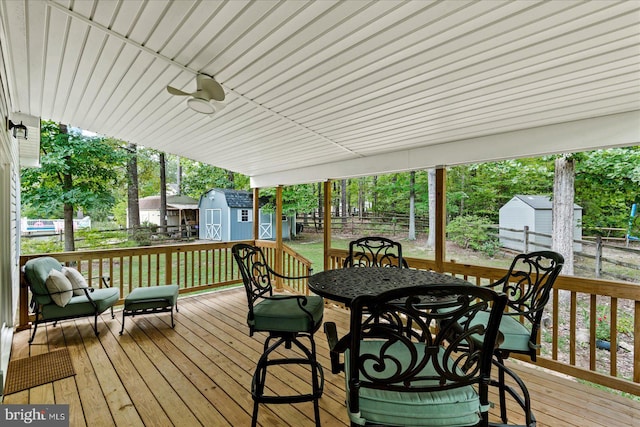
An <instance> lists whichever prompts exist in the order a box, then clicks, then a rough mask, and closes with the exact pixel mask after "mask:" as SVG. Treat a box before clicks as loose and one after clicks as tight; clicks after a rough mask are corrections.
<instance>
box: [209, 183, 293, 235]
mask: <svg viewBox="0 0 640 427" xmlns="http://www.w3.org/2000/svg"><path fill="white" fill-rule="evenodd" d="M265 203H266V201H265V200H260V202H259V206H260V207H262V206H264V205H265ZM198 207H199V208H200V224H202V227H200V239H203V240H216V241H224V242H229V241H234V240H249V239H253V193H252V192H251V191H243V190H229V189H224V188H213V189H211V190H209V191H207V192H206V193H205V194H203V195H202V196H200V202H199V203H198ZM282 222H283V223H282V238H283V239H289V238H290V237H291V234H290V227H289V218H286V220H285V218H283V221H282ZM275 229H276V220H275V213H273V212H263V211H262V209H260V226H259V232H260V233H259V234H260V235H259V236H258V239H261V240H275Z"/></svg>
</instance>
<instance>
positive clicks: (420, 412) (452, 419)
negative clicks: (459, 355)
mask: <svg viewBox="0 0 640 427" xmlns="http://www.w3.org/2000/svg"><path fill="white" fill-rule="evenodd" d="M382 344H383V341H364V342H362V343H361V347H360V354H374V355H378V354H379V349H380V347H381V346H382ZM416 346H417V347H418V349H417V350H418V354H424V351H425V350H424V344H420V343H417V344H416ZM389 350H390V353H391V354H393V355H394V356H395V357H397V358H398V359H399V360H400V361H401V362H402V363H403V364H404V365H405V366H406V365H407V364H408V363H409V362H408V361H409V360H410V356H409V352H408V350H407V348H406V347H404V346H403V345H397V344H394V345H392V346H391V347H390V348H389ZM443 351H444V350H441V353H443ZM440 357H441V358H443V357H444V356H442V354H441V356H440ZM368 372H371V370H368ZM424 374H426V375H436V372H435V369H434V368H433V366H432V365H431V364H429V365H427V366H426V367H425V368H424V369H423V370H422V371H421V373H420V375H424ZM381 375H382V376H385V375H384V371H383V373H382V374H381ZM349 377H350V363H349V350H347V351H346V352H345V379H347V381H346V382H347V384H346V388H347V400H348V399H349V395H350V394H349V382H348V378H349ZM361 379H363V378H362V375H361ZM429 383H431V385H436V382H435V380H431V381H426V380H425V381H423V382H422V383H419V384H420V385H427V384H429ZM416 385H417V384H416ZM359 403H360V412H359V413H351V412H349V418H350V419H351V421H352V422H353V423H355V424H358V425H364V424H365V423H371V424H383V425H403V426H404V425H406V426H472V425H476V424H478V422H479V421H480V418H481V416H480V397H479V396H478V393H477V392H476V390H475V388H474V387H472V386H463V387H459V388H452V389H447V390H438V391H430V392H398V391H389V390H377V389H371V388H366V387H362V388H360V395H359ZM347 408H349V402H347Z"/></svg>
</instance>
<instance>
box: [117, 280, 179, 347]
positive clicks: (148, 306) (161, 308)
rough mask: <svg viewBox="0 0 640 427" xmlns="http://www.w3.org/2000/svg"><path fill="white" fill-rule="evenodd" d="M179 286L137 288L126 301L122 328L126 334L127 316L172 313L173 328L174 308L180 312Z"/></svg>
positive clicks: (121, 331) (121, 330) (172, 325)
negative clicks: (125, 322) (125, 323)
mask: <svg viewBox="0 0 640 427" xmlns="http://www.w3.org/2000/svg"><path fill="white" fill-rule="evenodd" d="M178 289H179V288H178V285H164V286H150V287H148V288H135V289H134V290H133V291H131V293H130V294H129V295H127V297H126V298H125V299H124V309H123V310H122V328H121V329H120V335H122V333H123V332H124V319H125V317H126V316H135V315H141V314H149V313H162V312H170V313H171V327H172V328H173V327H175V324H174V323H173V307H174V306H175V307H176V311H178Z"/></svg>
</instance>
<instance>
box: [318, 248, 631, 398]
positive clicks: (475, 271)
mask: <svg viewBox="0 0 640 427" xmlns="http://www.w3.org/2000/svg"><path fill="white" fill-rule="evenodd" d="M347 254H348V251H346V250H342V249H331V251H330V252H329V264H330V266H331V268H341V266H342V263H343V261H344V258H345V257H346V256H347ZM405 259H406V260H407V262H408V263H409V267H410V268H416V269H421V270H436V263H435V261H433V260H425V259H418V258H407V257H405ZM443 272H444V273H449V274H452V275H453V276H456V277H461V278H463V279H465V280H467V281H469V282H471V283H474V284H476V285H482V284H488V283H492V282H495V281H496V280H498V279H500V278H501V277H503V276H504V275H505V274H506V273H507V270H506V269H502V268H493V267H483V266H477V265H471V264H459V263H456V262H445V263H444V271H443ZM602 310H604V311H606V313H609V314H608V316H607V317H606V318H604V316H602ZM545 314H546V315H547V316H549V318H550V322H548V323H547V326H545V327H543V328H542V332H541V334H542V335H541V341H542V344H543V349H542V351H539V356H538V357H537V362H536V364H537V365H538V366H541V367H544V368H548V369H551V370H554V371H557V372H560V373H562V374H567V375H570V376H573V377H576V378H579V379H582V380H585V381H590V382H594V383H597V384H601V385H603V386H606V387H610V388H614V389H618V390H621V391H624V392H627V393H631V394H634V395H640V284H637V283H626V282H620V281H611V280H600V279H587V278H582V277H573V276H560V277H559V278H558V279H557V280H556V282H555V284H554V289H553V300H552V301H551V302H550V303H549V304H548V305H547V308H546V309H545ZM598 321H600V322H605V325H603V326H604V327H605V328H608V329H609V330H610V336H611V348H612V349H614V350H612V351H610V352H609V351H605V350H598V349H597V348H596V322H598ZM618 325H624V329H625V331H624V332H625V341H627V342H628V341H629V340H630V341H631V343H630V344H628V345H626V346H625V347H621V348H620V349H619V350H618V351H615V349H616V346H617V345H618V344H619V341H620V340H619V339H618V337H619V336H620V331H619V328H618ZM579 338H581V339H579ZM513 357H519V355H513ZM623 359H624V361H625V363H624V364H623V363H621V361H622V360H623ZM522 360H526V361H530V360H529V358H528V357H523V358H522ZM623 365H624V366H623Z"/></svg>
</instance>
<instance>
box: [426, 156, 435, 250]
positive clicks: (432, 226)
mask: <svg viewBox="0 0 640 427" xmlns="http://www.w3.org/2000/svg"><path fill="white" fill-rule="evenodd" d="M427 173H428V176H429V178H428V184H427V185H428V187H429V191H428V193H429V237H428V238H427V248H433V247H434V246H435V245H436V227H435V223H436V170H435V169H433V168H432V169H429V171H428V172H427Z"/></svg>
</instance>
